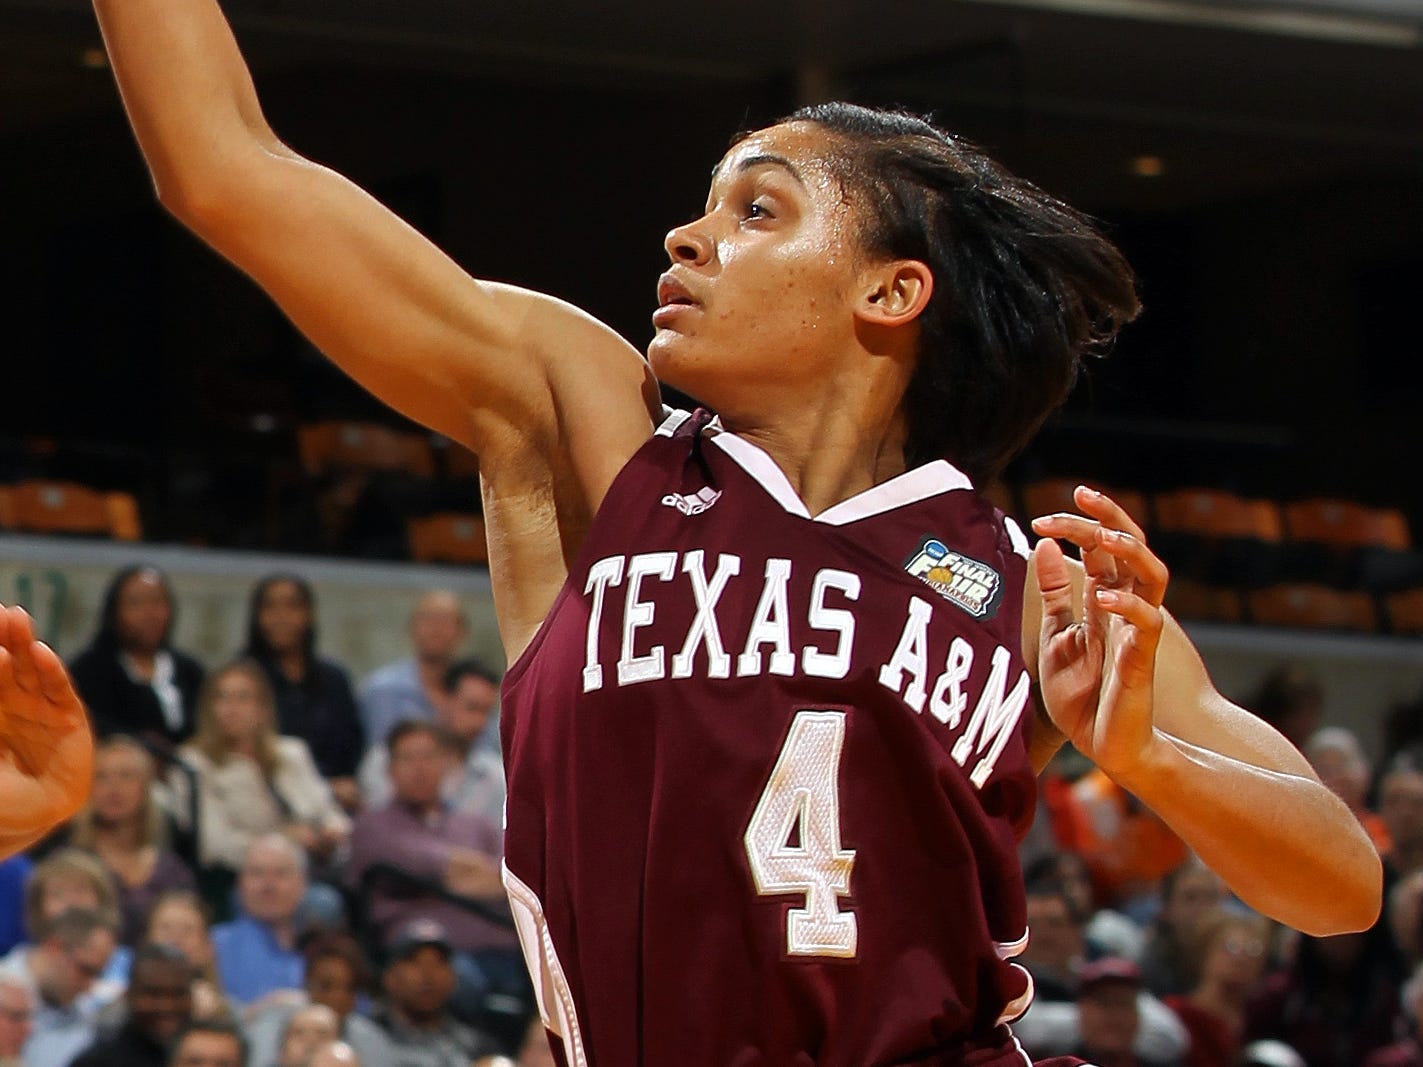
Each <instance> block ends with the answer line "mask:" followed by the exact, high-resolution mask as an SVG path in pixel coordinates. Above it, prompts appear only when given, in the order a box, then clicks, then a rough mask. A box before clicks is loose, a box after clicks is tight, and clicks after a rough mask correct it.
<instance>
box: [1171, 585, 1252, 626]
mask: <svg viewBox="0 0 1423 1067" xmlns="http://www.w3.org/2000/svg"><path fill="white" fill-rule="evenodd" d="M1166 607H1167V608H1168V609H1170V611H1171V614H1173V615H1175V616H1176V617H1177V618H1179V619H1196V620H1199V621H1202V622H1240V621H1241V619H1243V618H1244V616H1245V607H1244V603H1243V601H1242V599H1241V596H1240V592H1239V590H1236V589H1232V588H1230V587H1228V586H1216V585H1208V584H1206V583H1204V582H1193V581H1191V580H1190V579H1188V578H1172V579H1171V581H1170V583H1169V584H1168V585H1167V586H1166Z"/></svg>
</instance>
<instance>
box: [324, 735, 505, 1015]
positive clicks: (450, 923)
mask: <svg viewBox="0 0 1423 1067" xmlns="http://www.w3.org/2000/svg"><path fill="white" fill-rule="evenodd" d="M450 762H451V760H450V751H449V747H448V745H447V744H446V742H445V738H444V735H443V733H442V732H441V730H440V729H439V727H437V726H433V725H431V724H430V723H425V722H419V721H414V722H403V723H401V724H400V725H399V726H397V727H396V728H395V729H394V730H392V731H391V735H390V781H391V789H392V799H391V802H390V803H389V804H388V805H387V806H386V807H384V808H380V809H377V810H375V811H365V812H362V813H361V815H360V816H359V818H357V820H356V828H355V830H354V831H353V833H352V834H351V858H350V863H349V865H348V873H349V877H350V878H351V880H352V881H353V882H356V883H359V882H360V880H361V878H362V876H363V875H365V873H366V871H367V870H368V869H369V868H370V867H371V866H372V865H373V864H376V863H381V862H385V863H391V864H394V865H395V866H396V867H398V868H400V869H401V871H403V872H404V873H405V874H407V875H411V876H413V877H415V878H417V879H421V880H423V881H425V882H426V883H427V884H429V885H430V886H431V888H432V890H444V891H446V892H448V893H452V894H455V895H456V896H461V897H468V898H472V899H474V900H477V901H482V902H484V903H485V904H486V905H487V906H490V907H497V908H500V909H502V908H504V907H505V900H504V892H503V885H502V882H501V881H500V877H499V861H500V859H501V856H502V847H501V836H502V835H501V834H500V832H499V827H498V826H497V825H496V824H495V823H493V822H491V821H490V820H488V819H486V818H484V817H483V816H480V815H475V814H472V813H470V812H463V811H455V810H453V809H452V808H451V807H450V806H449V805H448V804H447V803H446V802H445V801H444V799H443V798H442V797H441V795H440V784H441V782H442V780H443V779H444V776H445V773H446V771H447V770H448V768H449V766H450ZM415 918H428V919H438V920H439V921H440V922H441V923H442V924H443V925H444V927H445V929H446V930H447V931H448V936H449V940H450V943H451V944H452V945H453V946H454V947H455V948H456V949H458V950H459V952H460V956H461V958H460V960H459V961H458V962H459V966H460V971H461V978H462V979H463V980H464V983H465V985H466V990H467V992H468V994H469V995H470V996H471V997H475V998H478V997H480V996H482V995H483V993H485V992H488V991H497V992H507V993H514V994H518V993H520V992H522V991H523V989H524V988H525V983H526V981H527V979H526V977H525V970H524V965H523V958H522V956H521V954H520V953H519V949H518V941H517V939H516V937H515V936H514V933H513V931H512V930H511V929H506V928H504V927H500V926H496V925H495V924H494V923H492V922H490V921H489V920H488V919H486V918H484V917H483V916H481V915H477V914H474V913H473V912H472V911H470V910H469V909H467V908H463V907H461V906H459V905H458V904H457V903H454V902H451V901H448V900H445V899H442V898H441V897H440V896H439V895H437V892H430V893H425V894H421V893H416V892H412V891H411V890H410V888H409V887H408V886H400V885H387V884H383V883H380V882H378V883H377V884H376V886H375V887H374V888H373V889H372V891H371V895H370V912H369V919H370V920H371V922H372V923H374V924H375V926H376V928H377V929H378V930H379V931H380V932H381V934H382V936H383V937H384V938H385V939H386V940H389V939H390V938H392V937H394V936H398V934H399V931H400V930H401V929H402V928H403V927H404V926H405V925H406V923H408V922H409V921H410V920H411V919H415Z"/></svg>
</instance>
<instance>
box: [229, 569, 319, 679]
mask: <svg viewBox="0 0 1423 1067" xmlns="http://www.w3.org/2000/svg"><path fill="white" fill-rule="evenodd" d="M283 582H286V583H288V584H290V585H293V586H295V587H296V591H297V595H298V596H300V597H301V599H302V601H303V603H305V604H306V606H307V607H308V608H309V609H310V610H311V613H312V616H311V625H310V626H308V627H307V628H306V636H305V637H304V638H303V639H302V653H303V654H304V655H305V656H306V661H307V663H308V664H314V663H315V662H316V593H315V592H313V591H312V588H311V583H310V582H308V581H307V580H306V579H305V578H302V577H300V576H299V575H295V574H269V575H267V576H266V577H265V578H262V579H261V580H259V581H258V582H257V584H256V585H254V586H253V587H252V596H251V599H250V600H249V601H248V604H247V647H246V648H244V649H243V650H242V655H243V656H245V657H248V658H251V659H255V660H257V661H258V662H259V663H262V664H264V665H269V664H271V663H272V662H273V660H274V659H275V658H276V657H275V655H274V653H273V651H272V646H271V645H269V644H268V643H267V638H266V637H265V636H264V635H263V633H262V627H261V626H260V625H258V621H257V616H258V614H259V613H260V612H261V609H262V599H263V598H264V597H265V596H266V595H267V590H269V589H271V588H272V586H274V585H280V584H282V583H283ZM306 676H307V682H308V683H312V682H313V681H314V680H315V677H316V672H315V671H313V670H308V671H307V672H306Z"/></svg>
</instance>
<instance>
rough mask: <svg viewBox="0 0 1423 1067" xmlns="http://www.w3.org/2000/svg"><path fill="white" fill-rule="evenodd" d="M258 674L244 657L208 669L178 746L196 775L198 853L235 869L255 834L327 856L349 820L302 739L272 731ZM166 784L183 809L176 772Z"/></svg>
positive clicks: (270, 705)
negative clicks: (192, 727) (281, 837)
mask: <svg viewBox="0 0 1423 1067" xmlns="http://www.w3.org/2000/svg"><path fill="white" fill-rule="evenodd" d="M275 722H276V716H275V704H274V702H273V696H272V690H271V687H270V686H269V685H268V682H267V675H266V673H265V672H264V671H263V670H262V669H261V668H260V667H259V666H258V665H257V664H255V663H253V662H252V661H250V660H238V661H237V662H236V663H232V664H229V665H228V666H226V667H222V668H220V669H218V670H216V671H214V672H213V674H212V676H211V677H210V678H209V679H208V681H207V684H206V685H205V686H204V687H203V693H202V697H201V699H200V700H199V702H198V732H197V735H196V736H195V737H194V738H193V740H192V741H191V742H189V743H188V744H186V745H184V746H183V748H182V749H181V750H180V756H181V757H182V759H183V761H184V762H185V763H187V764H188V765H189V766H190V767H192V768H193V770H194V771H195V772H196V774H197V778H198V787H199V791H200V801H201V802H200V804H199V808H198V811H199V819H200V821H201V825H200V827H199V831H198V848H199V857H200V859H201V861H202V863H204V864H205V865H208V866H220V867H225V868H227V869H229V870H235V869H236V868H237V867H238V866H240V865H241V863H242V858H243V856H244V855H245V854H246V850H247V846H248V845H249V844H251V842H252V841H253V840H254V839H256V838H257V837H259V836H261V835H263V834H268V833H271V832H273V831H280V832H282V833H284V834H286V835H287V836H288V837H290V838H291V839H292V840H293V841H295V842H296V843H297V844H299V845H301V846H302V848H304V849H306V851H307V852H309V853H310V854H311V855H312V857H313V858H314V859H315V860H317V861H318V862H326V861H329V860H331V859H332V858H333V857H334V856H335V854H336V852H337V850H338V848H340V847H341V845H342V844H343V843H344V842H345V840H346V837H347V835H348V833H349V832H350V820H349V819H348V818H347V817H346V814H345V813H344V812H343V811H342V810H341V808H340V805H338V804H337V803H336V801H335V799H334V798H333V797H332V795H331V790H330V789H329V788H327V785H326V782H325V781H324V780H323V779H322V777H321V775H320V773H319V772H318V771H317V768H316V765H315V764H314V763H313V762H312V757H311V753H310V751H309V750H308V749H307V746H306V742H304V741H303V740H301V738H298V737H281V736H278V735H277V732H276V726H275ZM170 787H171V788H172V790H173V793H174V795H175V797H176V798H177V800H178V804H177V807H178V810H179V812H183V813H186V811H187V810H188V809H187V805H186V803H185V802H184V801H185V797H186V793H187V790H188V784H187V780H186V778H185V777H184V776H183V775H176V774H175V775H173V776H171V780H170Z"/></svg>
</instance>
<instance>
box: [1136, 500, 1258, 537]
mask: <svg viewBox="0 0 1423 1067" xmlns="http://www.w3.org/2000/svg"><path fill="white" fill-rule="evenodd" d="M1152 505H1153V506H1154V507H1155V509H1156V527H1157V529H1159V530H1164V531H1170V532H1173V533H1184V534H1191V535H1193V536H1196V537H1205V538H1221V539H1228V538H1249V539H1251V540H1255V541H1279V540H1280V538H1281V537H1282V536H1283V533H1284V529H1283V525H1282V523H1281V521H1280V509H1279V507H1278V506H1277V505H1276V504H1275V502H1274V501H1272V500H1250V499H1247V498H1246V497H1243V496H1236V495H1235V494H1234V493H1228V492H1226V491H1224V490H1223V489H1199V488H1190V489H1176V490H1173V491H1172V492H1169V493H1157V494H1156V496H1155V497H1154V498H1153V500H1152Z"/></svg>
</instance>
